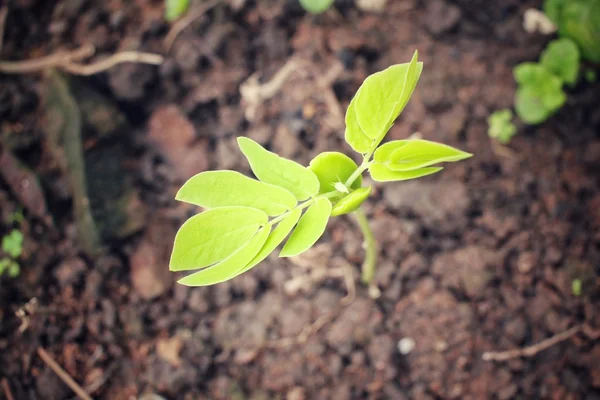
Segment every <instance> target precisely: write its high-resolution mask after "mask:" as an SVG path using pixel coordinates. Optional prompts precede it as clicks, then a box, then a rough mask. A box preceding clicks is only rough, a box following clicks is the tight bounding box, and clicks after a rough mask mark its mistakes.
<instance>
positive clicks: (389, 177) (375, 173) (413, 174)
mask: <svg viewBox="0 0 600 400" xmlns="http://www.w3.org/2000/svg"><path fill="white" fill-rule="evenodd" d="M442 169H444V168H442V167H428V168H421V169H415V170H412V171H392V170H391V169H389V168H388V167H386V166H385V165H384V164H373V165H371V167H370V168H369V173H370V174H371V178H373V180H374V181H376V182H390V181H406V180H409V179H416V178H420V177H422V176H426V175H431V174H435V173H436V172H438V171H441V170H442Z"/></svg>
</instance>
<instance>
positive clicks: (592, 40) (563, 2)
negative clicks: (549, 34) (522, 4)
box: [544, 0, 600, 63]
mask: <svg viewBox="0 0 600 400" xmlns="http://www.w3.org/2000/svg"><path fill="white" fill-rule="evenodd" d="M544 12H545V13H546V15H548V18H550V19H551V20H552V22H554V24H556V26H557V27H558V34H559V35H560V36H561V37H564V38H568V39H571V40H572V41H573V42H575V43H576V44H577V46H578V47H579V49H580V50H581V54H582V56H583V58H585V59H586V60H588V61H591V62H593V63H600V0H546V1H545V2H544Z"/></svg>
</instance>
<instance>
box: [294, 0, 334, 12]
mask: <svg viewBox="0 0 600 400" xmlns="http://www.w3.org/2000/svg"><path fill="white" fill-rule="evenodd" d="M333 1H334V0H300V5H301V6H302V8H304V9H305V10H306V11H308V12H309V13H312V14H321V13H322V12H325V11H327V10H328V9H329V7H331V5H332V4H333Z"/></svg>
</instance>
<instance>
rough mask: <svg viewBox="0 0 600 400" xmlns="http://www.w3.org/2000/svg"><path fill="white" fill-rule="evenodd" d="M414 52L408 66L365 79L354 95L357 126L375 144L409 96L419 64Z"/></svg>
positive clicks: (383, 134) (421, 65)
mask: <svg viewBox="0 0 600 400" xmlns="http://www.w3.org/2000/svg"><path fill="white" fill-rule="evenodd" d="M417 58H418V53H417V52H415V55H414V56H413V59H412V61H411V62H410V63H406V64H398V65H393V66H391V67H389V68H387V69H385V70H383V71H381V72H377V73H375V74H373V75H371V76H369V77H368V78H367V79H365V81H364V82H363V84H362V86H361V87H360V89H359V93H358V95H357V99H356V104H355V112H356V118H357V121H358V125H359V126H360V127H361V128H362V131H363V132H364V133H365V135H366V136H367V137H369V138H370V139H372V140H374V141H375V142H376V143H379V142H380V141H381V140H382V139H383V138H384V136H385V134H386V133H387V131H388V130H389V128H390V127H391V126H392V124H393V123H394V120H395V119H396V118H397V117H398V115H400V113H401V112H402V110H403V109H404V107H405V106H406V104H407V103H408V100H409V99H410V96H411V95H412V93H413V91H414V89H415V86H416V84H417V81H418V79H419V76H420V75H421V71H422V70H423V63H420V62H417Z"/></svg>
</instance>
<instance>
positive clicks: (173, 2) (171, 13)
mask: <svg viewBox="0 0 600 400" xmlns="http://www.w3.org/2000/svg"><path fill="white" fill-rule="evenodd" d="M189 6H190V0H165V19H166V20H167V21H169V22H173V21H175V20H176V19H177V18H179V17H181V16H182V15H183V14H185V12H186V11H187V9H188V7H189Z"/></svg>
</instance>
